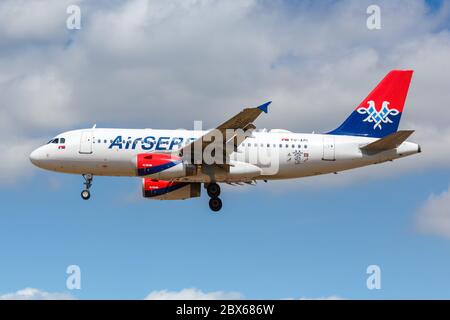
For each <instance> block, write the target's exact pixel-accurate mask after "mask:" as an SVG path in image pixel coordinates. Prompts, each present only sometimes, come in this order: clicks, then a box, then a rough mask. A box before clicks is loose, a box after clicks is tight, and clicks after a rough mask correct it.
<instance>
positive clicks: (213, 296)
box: [145, 288, 243, 300]
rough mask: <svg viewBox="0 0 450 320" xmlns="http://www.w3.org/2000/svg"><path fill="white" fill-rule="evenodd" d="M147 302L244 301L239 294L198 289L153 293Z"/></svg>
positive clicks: (147, 298)
mask: <svg viewBox="0 0 450 320" xmlns="http://www.w3.org/2000/svg"><path fill="white" fill-rule="evenodd" d="M145 299H146V300H238V299H243V296H242V294H241V293H239V292H226V291H211V292H203V291H202V290H199V289H196V288H188V289H182V290H180V291H168V290H160V291H152V292H150V294H149V295H148V296H147V297H146V298H145Z"/></svg>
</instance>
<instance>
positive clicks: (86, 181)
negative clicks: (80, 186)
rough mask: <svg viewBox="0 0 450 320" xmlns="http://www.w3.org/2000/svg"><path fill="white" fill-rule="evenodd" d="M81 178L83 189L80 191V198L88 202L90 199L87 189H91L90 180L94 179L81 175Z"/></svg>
mask: <svg viewBox="0 0 450 320" xmlns="http://www.w3.org/2000/svg"><path fill="white" fill-rule="evenodd" d="M83 178H84V186H85V189H84V190H83V191H81V198H83V200H89V198H90V197H91V193H90V192H89V189H90V188H91V187H92V180H93V179H94V176H93V175H92V174H83Z"/></svg>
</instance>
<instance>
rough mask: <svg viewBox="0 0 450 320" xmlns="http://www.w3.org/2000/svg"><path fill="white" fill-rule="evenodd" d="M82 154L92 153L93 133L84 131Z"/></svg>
mask: <svg viewBox="0 0 450 320" xmlns="http://www.w3.org/2000/svg"><path fill="white" fill-rule="evenodd" d="M80 153H84V154H89V153H92V131H91V130H89V131H84V132H82V133H81V140H80Z"/></svg>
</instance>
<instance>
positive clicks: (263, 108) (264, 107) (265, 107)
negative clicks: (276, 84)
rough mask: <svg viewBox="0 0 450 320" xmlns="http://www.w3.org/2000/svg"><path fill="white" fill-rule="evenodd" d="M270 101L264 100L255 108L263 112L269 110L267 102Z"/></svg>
mask: <svg viewBox="0 0 450 320" xmlns="http://www.w3.org/2000/svg"><path fill="white" fill-rule="evenodd" d="M271 103H272V101H269V102H266V103H264V104H262V105H260V106H259V107H257V108H258V109H259V110H261V111H264V113H267V112H268V111H269V104H271Z"/></svg>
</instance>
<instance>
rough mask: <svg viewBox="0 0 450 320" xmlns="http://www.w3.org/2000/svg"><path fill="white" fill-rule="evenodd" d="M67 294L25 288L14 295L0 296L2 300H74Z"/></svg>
mask: <svg viewBox="0 0 450 320" xmlns="http://www.w3.org/2000/svg"><path fill="white" fill-rule="evenodd" d="M74 299H75V298H74V297H73V296H72V295H70V294H67V293H61V292H46V291H42V290H39V289H35V288H25V289H22V290H19V291H17V292H14V293H6V294H3V295H0V300H74Z"/></svg>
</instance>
